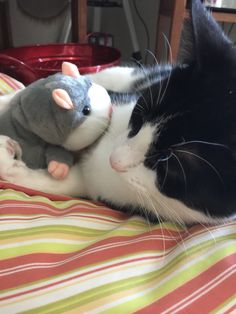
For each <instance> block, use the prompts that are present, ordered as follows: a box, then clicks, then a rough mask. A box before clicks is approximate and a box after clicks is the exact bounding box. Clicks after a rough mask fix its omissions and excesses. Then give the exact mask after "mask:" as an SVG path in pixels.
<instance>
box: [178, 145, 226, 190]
mask: <svg viewBox="0 0 236 314" xmlns="http://www.w3.org/2000/svg"><path fill="white" fill-rule="evenodd" d="M175 152H178V153H184V154H188V155H191V156H194V157H196V158H198V159H200V160H202V161H203V162H204V163H206V164H207V165H208V166H209V167H210V168H211V169H212V170H213V171H214V172H215V174H216V175H217V177H218V178H219V179H220V181H221V183H222V184H224V181H223V179H222V177H221V175H220V173H219V171H218V170H217V169H216V168H215V167H214V166H213V165H212V164H211V163H210V162H209V161H207V160H206V159H205V158H203V157H201V156H199V155H197V154H194V153H193V152H189V151H186V150H182V149H178V150H175Z"/></svg>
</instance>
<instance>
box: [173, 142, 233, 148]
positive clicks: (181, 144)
mask: <svg viewBox="0 0 236 314" xmlns="http://www.w3.org/2000/svg"><path fill="white" fill-rule="evenodd" d="M188 144H204V145H211V146H218V147H222V148H225V149H230V148H229V147H228V146H227V145H224V144H220V143H215V142H207V141H197V140H196V141H184V142H181V143H177V144H174V145H172V146H171V147H181V146H184V145H188Z"/></svg>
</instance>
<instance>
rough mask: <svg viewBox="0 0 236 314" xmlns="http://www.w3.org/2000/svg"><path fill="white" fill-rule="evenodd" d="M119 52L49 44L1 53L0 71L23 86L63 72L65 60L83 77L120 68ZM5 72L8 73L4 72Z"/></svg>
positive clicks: (98, 48) (90, 47)
mask: <svg viewBox="0 0 236 314" xmlns="http://www.w3.org/2000/svg"><path fill="white" fill-rule="evenodd" d="M120 57H121V55H120V52H119V51H118V50H117V49H115V48H111V47H105V46H96V45H86V44H85V45H81V44H50V45H34V46H24V47H16V48H9V49H5V50H1V51H0V71H2V72H4V73H7V74H9V75H11V76H13V77H15V78H16V79H18V80H20V81H22V82H23V83H24V84H29V83H31V82H33V81H34V80H36V79H39V78H42V77H45V76H48V75H50V74H53V73H55V72H60V70H61V64H62V62H63V61H69V62H72V63H74V64H76V65H77V67H78V68H79V71H80V73H81V74H86V73H95V72H99V71H101V70H102V69H105V68H108V67H111V66H115V65H118V64H119V63H120ZM4 69H5V70H4Z"/></svg>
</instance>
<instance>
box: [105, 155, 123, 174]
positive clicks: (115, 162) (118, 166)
mask: <svg viewBox="0 0 236 314" xmlns="http://www.w3.org/2000/svg"><path fill="white" fill-rule="evenodd" d="M109 162H110V165H111V167H112V169H114V170H115V171H116V172H126V171H127V170H126V169H125V167H124V165H122V161H121V160H120V159H117V158H116V156H115V155H114V154H111V156H110V159H109Z"/></svg>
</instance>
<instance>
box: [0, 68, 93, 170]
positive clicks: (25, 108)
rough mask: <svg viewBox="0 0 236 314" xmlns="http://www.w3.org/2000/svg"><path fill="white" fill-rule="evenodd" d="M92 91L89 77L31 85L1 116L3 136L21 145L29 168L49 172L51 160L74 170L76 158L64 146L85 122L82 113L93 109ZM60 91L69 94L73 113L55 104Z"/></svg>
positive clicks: (49, 79)
mask: <svg viewBox="0 0 236 314" xmlns="http://www.w3.org/2000/svg"><path fill="white" fill-rule="evenodd" d="M90 87H91V82H90V80H89V79H88V78H86V77H83V76H80V77H79V78H73V77H70V76H67V75H63V74H55V75H52V76H49V77H47V78H44V79H40V80H38V81H36V82H34V83H32V84H31V85H29V86H28V87H26V88H25V89H24V90H22V91H21V92H19V93H18V94H16V96H15V97H14V98H13V99H12V101H11V103H10V104H9V109H8V110H7V111H6V112H5V113H3V114H2V115H1V116H0V134H3V135H7V136H9V137H11V138H12V139H14V140H16V141H17V142H18V143H19V144H20V146H21V148H22V152H23V155H22V159H23V161H24V162H25V163H26V164H27V165H28V166H29V167H30V168H33V169H38V168H46V167H47V165H48V163H49V162H50V161H51V160H56V161H59V162H64V163H66V164H68V165H69V166H71V165H72V164H73V154H72V153H71V152H69V151H67V150H66V149H64V148H63V147H62V146H63V143H64V142H65V141H66V139H67V137H68V136H69V135H70V134H71V132H72V131H73V130H74V129H75V128H77V127H78V126H79V125H80V124H81V123H82V122H83V121H84V120H85V119H86V117H85V116H84V114H83V109H84V107H85V106H90V100H89V97H88V89H89V88H90ZM58 88H60V89H63V90H65V91H66V92H67V93H68V94H69V96H70V99H71V101H72V103H73V105H74V108H73V109H71V110H66V109H63V108H61V107H60V106H59V105H57V104H56V103H55V101H54V100H53V97H52V92H53V90H55V89H58Z"/></svg>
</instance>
